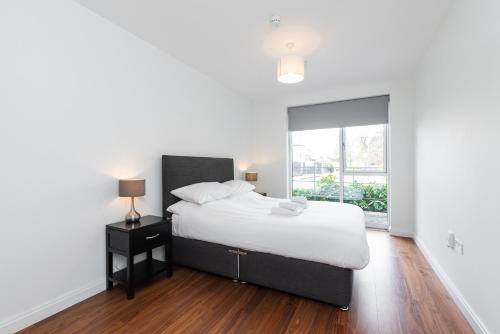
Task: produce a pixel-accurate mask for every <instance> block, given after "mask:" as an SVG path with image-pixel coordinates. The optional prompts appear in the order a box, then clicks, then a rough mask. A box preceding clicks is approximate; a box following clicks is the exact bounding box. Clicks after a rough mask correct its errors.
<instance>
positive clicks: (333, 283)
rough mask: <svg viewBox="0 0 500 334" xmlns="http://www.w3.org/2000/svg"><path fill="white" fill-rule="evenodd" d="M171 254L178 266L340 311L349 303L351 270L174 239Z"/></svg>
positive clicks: (218, 245)
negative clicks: (303, 298) (308, 299)
mask: <svg viewBox="0 0 500 334" xmlns="http://www.w3.org/2000/svg"><path fill="white" fill-rule="evenodd" d="M172 251H173V254H172V255H173V260H174V263H175V264H177V265H181V266H186V267H190V268H193V269H197V270H202V271H205V272H209V273H212V274H217V275H220V276H225V277H229V278H233V279H238V280H240V281H244V282H249V283H253V284H257V285H261V286H264V287H268V288H272V289H276V290H280V291H284V292H288V293H292V294H295V295H299V296H302V297H307V298H312V299H315V300H319V301H322V302H325V303H329V304H334V305H339V306H342V307H346V306H348V305H349V303H350V301H351V293H352V281H353V271H352V270H351V269H345V268H340V267H335V266H330V265H326V264H323V263H317V262H311V261H305V260H299V259H294V258H288V257H284V256H279V255H273V254H267V253H259V252H252V251H247V250H244V249H239V248H234V247H229V246H225V245H220V244H215V243H210V242H206V241H200V240H194V239H187V238H182V237H176V236H174V237H173V249H172Z"/></svg>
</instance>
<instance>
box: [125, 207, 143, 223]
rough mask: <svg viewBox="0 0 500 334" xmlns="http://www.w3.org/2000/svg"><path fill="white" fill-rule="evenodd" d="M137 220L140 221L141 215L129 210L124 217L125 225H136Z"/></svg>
mask: <svg viewBox="0 0 500 334" xmlns="http://www.w3.org/2000/svg"><path fill="white" fill-rule="evenodd" d="M139 220H141V214H140V213H139V212H137V211H135V210H130V211H129V212H128V213H127V215H126V216H125V221H126V222H127V223H137V222H138V221H139Z"/></svg>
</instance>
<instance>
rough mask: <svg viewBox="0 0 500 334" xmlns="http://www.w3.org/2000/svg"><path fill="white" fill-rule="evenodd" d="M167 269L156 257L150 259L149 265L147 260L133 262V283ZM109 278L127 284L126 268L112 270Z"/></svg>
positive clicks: (143, 280)
mask: <svg viewBox="0 0 500 334" xmlns="http://www.w3.org/2000/svg"><path fill="white" fill-rule="evenodd" d="M167 269H168V266H167V263H166V262H163V261H159V260H156V259H151V266H150V265H149V263H148V260H144V261H141V262H137V263H135V264H134V285H140V284H141V283H145V282H148V281H150V280H151V279H153V278H154V276H156V275H158V274H160V273H163V272H166V271H167ZM108 279H109V280H111V281H113V282H115V283H117V284H121V285H124V286H127V285H128V283H127V268H125V269H122V270H119V271H117V272H114V273H113V275H112V276H109V277H108Z"/></svg>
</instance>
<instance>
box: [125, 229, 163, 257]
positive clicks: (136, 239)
mask: <svg viewBox="0 0 500 334" xmlns="http://www.w3.org/2000/svg"><path fill="white" fill-rule="evenodd" d="M168 235H169V233H168V225H167V224H158V225H155V226H151V227H148V228H144V229H140V230H137V231H134V232H133V233H131V235H130V251H131V252H132V253H133V254H134V255H135V254H139V253H142V252H144V251H146V250H148V249H151V248H154V247H159V246H162V245H165V243H166V242H168Z"/></svg>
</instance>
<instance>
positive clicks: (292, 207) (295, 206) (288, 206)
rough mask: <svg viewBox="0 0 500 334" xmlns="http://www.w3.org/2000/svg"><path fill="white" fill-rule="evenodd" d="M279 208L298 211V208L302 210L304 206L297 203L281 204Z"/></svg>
mask: <svg viewBox="0 0 500 334" xmlns="http://www.w3.org/2000/svg"><path fill="white" fill-rule="evenodd" d="M279 207H280V208H283V209H288V210H297V209H298V208H302V204H301V203H296V202H280V204H279Z"/></svg>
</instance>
